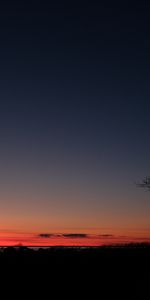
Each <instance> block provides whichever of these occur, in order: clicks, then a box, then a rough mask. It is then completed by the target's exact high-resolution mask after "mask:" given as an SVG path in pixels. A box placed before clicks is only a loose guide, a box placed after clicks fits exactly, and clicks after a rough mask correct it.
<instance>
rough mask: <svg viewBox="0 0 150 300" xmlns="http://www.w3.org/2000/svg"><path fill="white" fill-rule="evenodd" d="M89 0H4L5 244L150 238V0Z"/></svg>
mask: <svg viewBox="0 0 150 300" xmlns="http://www.w3.org/2000/svg"><path fill="white" fill-rule="evenodd" d="M87 2H88V3H87ZM87 2H85V4H84V5H81V2H80V4H78V3H77V2H75V1H70V2H68V3H67V2H66V1H63V0H62V1H49V4H48V3H46V2H45V1H38V0H37V1H30V4H29V5H28V4H27V1H24V0H22V1H19V0H18V1H4V3H3V4H1V8H0V246H2V245H18V244H22V245H32V246H33V245H35V246H36V245H102V244H112V243H118V242H119V243H120V242H121V243H122V242H128V241H136V242H137V241H149V239H150V192H148V191H145V190H143V189H140V188H137V186H136V185H135V182H140V181H141V180H142V179H143V178H144V177H145V176H147V175H150V73H149V70H150V18H149V16H150V3H149V2H148V1H136V5H135V3H134V5H133V4H132V1H125V2H122V1H119V2H118V3H117V4H115V2H114V1H108V3H107V1H99V4H97V3H96V2H95V1H87ZM97 2H98V1H97Z"/></svg>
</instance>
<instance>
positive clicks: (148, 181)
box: [137, 176, 150, 191]
mask: <svg viewBox="0 0 150 300" xmlns="http://www.w3.org/2000/svg"><path fill="white" fill-rule="evenodd" d="M137 186H138V187H141V188H145V189H148V190H149V191H150V177H149V176H147V177H146V178H145V179H143V181H142V182H141V183H137Z"/></svg>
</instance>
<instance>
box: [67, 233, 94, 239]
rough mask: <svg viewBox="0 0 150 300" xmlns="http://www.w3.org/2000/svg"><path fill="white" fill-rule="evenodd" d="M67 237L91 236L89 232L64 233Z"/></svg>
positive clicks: (82, 237)
mask: <svg viewBox="0 0 150 300" xmlns="http://www.w3.org/2000/svg"><path fill="white" fill-rule="evenodd" d="M62 236H63V237H65V238H75V239H76V238H81V239H85V238H87V237H89V235H88V234H86V233H66V234H63V235H62Z"/></svg>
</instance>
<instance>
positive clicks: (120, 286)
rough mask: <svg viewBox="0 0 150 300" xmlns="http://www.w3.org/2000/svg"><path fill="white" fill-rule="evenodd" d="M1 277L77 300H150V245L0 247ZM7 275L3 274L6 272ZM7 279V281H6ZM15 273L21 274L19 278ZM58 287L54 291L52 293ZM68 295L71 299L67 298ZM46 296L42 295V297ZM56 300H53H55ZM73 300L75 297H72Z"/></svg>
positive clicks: (44, 291) (43, 291) (27, 286)
mask: <svg viewBox="0 0 150 300" xmlns="http://www.w3.org/2000/svg"><path fill="white" fill-rule="evenodd" d="M0 267H1V273H3V277H5V276H6V277H5V278H6V281H8V278H9V279H11V280H12V278H13V279H14V278H15V280H16V282H17V284H21V285H22V284H23V285H24V284H25V286H26V289H28V288H29V286H30V288H31V289H32V290H33V286H34V289H35V291H34V292H37V289H38V291H39V290H40V289H41V292H42V294H43V295H44V293H47V292H48V293H49V291H51V293H52V290H53V289H54V292H55V296H56V295H57V293H61V295H63V297H64V295H66V294H68V293H69V290H71V295H74V296H75V298H76V299H77V298H80V297H79V295H84V296H82V298H83V299H86V298H87V297H89V295H91V299H95V297H96V296H94V294H96V295H98V294H99V297H98V299H110V298H114V297H115V299H150V298H149V282H150V244H148V243H140V244H139V243H137V244H135V243H134V244H133V243H131V244H127V245H126V244H124V245H113V246H102V247H49V248H47V247H46V248H35V249H34V248H30V247H24V246H18V247H3V248H0ZM2 270H3V271H2ZM4 274H5V276H4ZM16 274H17V275H16ZM54 287H55V288H54ZM69 295H70V294H69ZM42 297H43V296H42ZM52 299H53V298H52ZM70 299H72V296H71V297H70Z"/></svg>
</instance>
